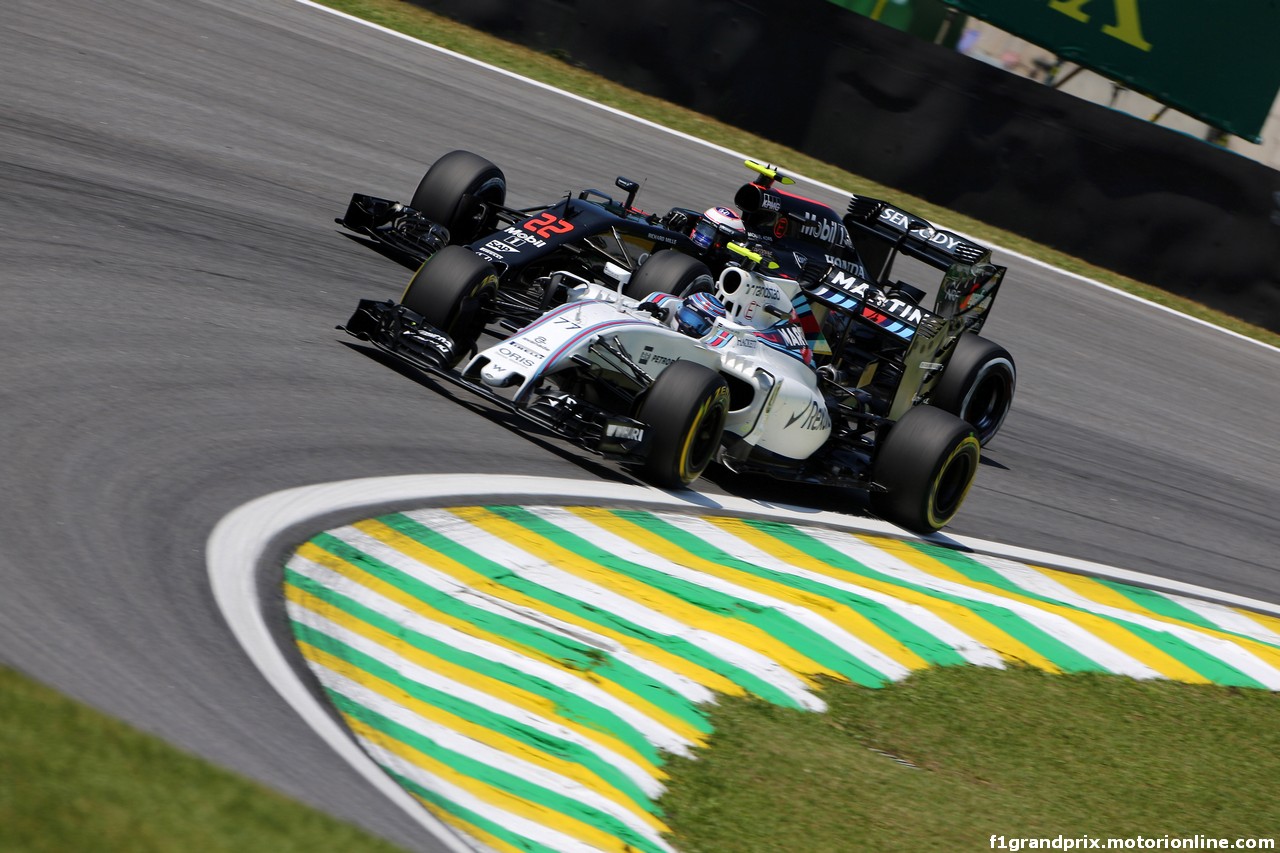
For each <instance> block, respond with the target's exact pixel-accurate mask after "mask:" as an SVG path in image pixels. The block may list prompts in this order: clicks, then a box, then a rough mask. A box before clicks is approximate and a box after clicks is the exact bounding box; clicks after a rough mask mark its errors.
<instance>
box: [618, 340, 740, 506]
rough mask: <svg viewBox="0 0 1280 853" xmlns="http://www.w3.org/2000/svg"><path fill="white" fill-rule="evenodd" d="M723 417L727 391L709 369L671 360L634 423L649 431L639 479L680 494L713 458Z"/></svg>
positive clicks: (645, 396)
mask: <svg viewBox="0 0 1280 853" xmlns="http://www.w3.org/2000/svg"><path fill="white" fill-rule="evenodd" d="M728 416H729V386H728V385H727V384H725V381H724V378H723V377H722V376H720V374H718V373H716V372H715V371H714V370H712V369H711V368H709V367H703V366H702V365H701V364H697V363H695V362H692V361H677V362H675V363H674V364H672V365H671V366H670V367H668V368H667V369H666V370H664V371H662V373H660V374H658V378H657V380H655V381H654V383H653V385H652V386H650V388H649V390H648V391H646V392H645V395H644V397H643V398H642V399H641V402H640V406H639V408H638V410H637V412H636V418H637V419H639V420H641V421H643V422H644V423H645V424H646V429H647V430H648V432H649V455H648V456H647V457H646V458H645V461H644V463H643V465H641V469H640V470H641V475H642V476H643V477H644V479H645V480H647V481H649V482H650V483H652V484H653V485H655V486H658V487H660V488H663V489H683V488H685V487H687V486H688V485H689V484H690V483H692V482H693V481H694V480H696V479H698V477H700V476H701V475H702V472H703V471H705V470H706V468H707V465H709V464H710V463H711V460H712V459H713V458H715V454H716V450H718V449H719V447H720V437H721V436H722V435H723V434H724V424H725V420H726V419H727V418H728Z"/></svg>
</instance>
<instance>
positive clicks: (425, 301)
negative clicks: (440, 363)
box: [400, 246, 498, 367]
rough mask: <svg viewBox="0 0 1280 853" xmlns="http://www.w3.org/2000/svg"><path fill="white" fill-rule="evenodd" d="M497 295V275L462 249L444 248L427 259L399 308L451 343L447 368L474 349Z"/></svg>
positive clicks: (465, 249) (405, 291)
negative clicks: (427, 324)
mask: <svg viewBox="0 0 1280 853" xmlns="http://www.w3.org/2000/svg"><path fill="white" fill-rule="evenodd" d="M497 293H498V273H497V271H496V270H494V268H493V265H491V264H489V263H488V262H486V261H483V260H481V259H480V257H479V256H477V255H476V254H475V253H474V252H472V251H471V250H470V249H468V248H466V247H465V246H445V247H444V248H443V249H441V250H440V251H438V252H436V253H435V254H434V255H432V256H431V257H429V258H427V259H426V260H425V261H424V262H423V263H422V266H421V267H419V268H418V271H417V272H416V273H414V275H413V278H411V279H409V286H408V287H406V288H405V289H404V296H402V297H401V298H400V304H401V305H403V306H404V307H406V308H408V309H409V310H410V311H413V312H414V313H415V314H421V315H422V317H423V319H425V320H426V321H427V323H429V324H430V325H432V326H434V327H435V328H437V329H439V330H440V331H442V332H444V333H445V334H447V335H448V336H449V337H450V338H452V339H453V358H452V359H451V360H450V361H449V366H451V367H452V366H453V365H455V364H457V363H458V362H459V361H461V360H462V357H463V356H464V355H466V354H467V353H469V352H471V351H472V350H474V349H475V348H476V341H477V340H478V339H479V337H480V333H481V332H483V331H484V327H485V325H486V323H487V322H488V320H489V309H490V308H491V307H492V306H493V302H494V299H495V297H496V295H497Z"/></svg>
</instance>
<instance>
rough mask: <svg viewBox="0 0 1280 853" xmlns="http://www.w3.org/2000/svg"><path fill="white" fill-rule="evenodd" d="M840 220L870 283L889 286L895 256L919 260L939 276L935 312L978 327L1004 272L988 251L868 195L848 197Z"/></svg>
mask: <svg viewBox="0 0 1280 853" xmlns="http://www.w3.org/2000/svg"><path fill="white" fill-rule="evenodd" d="M843 221H844V224H845V227H846V228H848V229H849V236H850V237H851V238H852V240H853V243H854V246H855V247H856V248H857V250H858V254H859V255H861V257H862V261H863V263H864V264H865V265H866V269H867V273H868V274H869V275H870V276H873V280H874V281H876V282H877V283H879V284H882V285H888V284H891V283H892V282H891V279H892V274H893V263H894V260H895V259H896V258H897V256H898V255H906V256H907V257H910V258H915V259H917V260H919V261H923V262H924V263H926V264H928V265H929V266H931V267H934V268H935V269H939V270H942V271H943V274H944V275H943V281H942V285H941V287H940V289H939V291H938V293H937V297H936V299H937V301H936V303H935V307H934V310H935V312H937V313H938V314H940V315H942V316H943V317H948V318H950V317H953V316H957V315H968V317H967V320H968V326H969V328H971V329H972V330H973V331H977V330H978V328H980V327H981V325H982V320H983V319H984V318H985V315H986V313H987V311H988V310H989V309H990V307H991V303H992V301H993V300H994V298H995V294H996V291H997V290H998V289H999V287H1000V283H1001V282H1002V281H1003V280H1004V274H1005V272H1006V271H1007V268H1006V267H1003V266H1000V265H998V264H993V263H991V250H990V249H988V248H987V247H986V246H983V245H980V244H978V243H975V242H973V241H972V240H969V239H967V238H965V237H961V236H960V235H959V234H956V233H954V232H951V231H947V230H945V229H943V228H938V227H936V226H934V225H933V224H932V223H931V222H929V221H928V220H927V219H923V218H921V217H919V216H916V215H915V214H913V213H908V212H907V211H905V210H902V209H900V208H897V207H894V206H893V205H891V204H889V202H887V201H882V200H880V199H876V198H869V197H867V196H859V195H854V196H850V198H849V208H848V210H847V211H846V212H845V215H844V219H843Z"/></svg>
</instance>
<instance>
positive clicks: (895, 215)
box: [880, 207, 973, 253]
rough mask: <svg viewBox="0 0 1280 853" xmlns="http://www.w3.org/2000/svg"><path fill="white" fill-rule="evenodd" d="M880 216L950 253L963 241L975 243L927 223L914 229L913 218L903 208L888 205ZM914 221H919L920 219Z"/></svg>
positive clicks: (902, 229)
mask: <svg viewBox="0 0 1280 853" xmlns="http://www.w3.org/2000/svg"><path fill="white" fill-rule="evenodd" d="M880 218H881V219H883V220H884V221H886V222H888V223H890V224H891V225H893V227H895V228H897V229H899V230H901V231H906V232H909V233H910V234H912V235H913V236H915V237H919V238H920V239H921V240H924V241H925V242H926V243H932V244H933V245H935V246H939V247H941V248H942V249H944V250H946V251H947V252H949V253H951V252H954V251H955V249H956V246H959V245H961V244H962V243H963V244H965V245H973V244H972V243H968V242H967V241H966V240H963V239H961V238H960V237H958V236H956V235H955V234H952V233H951V232H950V231H939V230H937V229H936V228H933V227H932V226H930V225H927V224H926V225H925V226H924V227H922V228H914V229H913V228H912V227H911V223H912V221H913V220H912V218H911V217H910V216H908V215H907V214H905V213H903V212H902V211H901V210H897V209H895V208H892V207H886V208H885V209H884V210H882V211H880ZM914 221H917V222H918V221H919V220H914Z"/></svg>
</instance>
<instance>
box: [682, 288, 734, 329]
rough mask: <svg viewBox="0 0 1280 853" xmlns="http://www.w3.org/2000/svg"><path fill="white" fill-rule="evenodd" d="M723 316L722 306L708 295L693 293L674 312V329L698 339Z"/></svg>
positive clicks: (717, 300)
mask: <svg viewBox="0 0 1280 853" xmlns="http://www.w3.org/2000/svg"><path fill="white" fill-rule="evenodd" d="M723 316H724V304H723V303H722V302H721V301H720V300H719V299H717V298H716V297H715V296H713V295H711V294H710V293H694V294H691V295H689V296H686V297H685V298H684V301H683V302H681V303H680V308H679V310H677V311H676V329H677V330H678V331H679V332H680V333H681V334H685V335H689V336H690V337H694V338H700V337H702V336H703V335H705V334H707V332H710V331H711V327H712V326H714V325H715V322H716V318H718V317H723Z"/></svg>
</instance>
